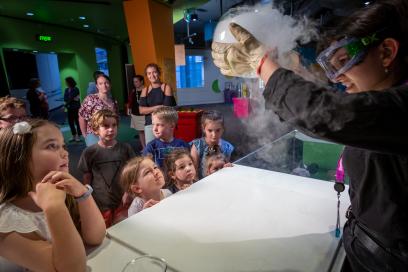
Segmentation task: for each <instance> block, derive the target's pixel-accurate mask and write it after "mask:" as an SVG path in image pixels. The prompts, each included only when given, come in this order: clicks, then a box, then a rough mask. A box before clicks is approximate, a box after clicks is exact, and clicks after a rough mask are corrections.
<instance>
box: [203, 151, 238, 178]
mask: <svg viewBox="0 0 408 272" xmlns="http://www.w3.org/2000/svg"><path fill="white" fill-rule="evenodd" d="M205 162H206V164H205V175H206V176H208V175H211V174H212V173H215V172H217V171H218V170H220V169H222V168H224V167H231V166H232V164H231V163H228V161H227V158H225V156H224V154H222V153H215V154H211V155H209V156H207V157H206V158H205Z"/></svg>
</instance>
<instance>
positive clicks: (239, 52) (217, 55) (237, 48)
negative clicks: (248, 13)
mask: <svg viewBox="0 0 408 272" xmlns="http://www.w3.org/2000/svg"><path fill="white" fill-rule="evenodd" d="M229 28H230V31H231V33H232V35H233V36H234V37H235V39H236V40H237V42H236V43H218V42H213V43H212V57H213V59H214V64H215V65H216V66H217V67H218V68H220V71H221V73H222V74H224V75H227V76H248V75H251V74H252V75H253V74H254V73H255V72H256V71H257V69H258V66H259V64H260V61H261V59H262V58H263V57H264V56H265V54H266V52H267V50H266V47H265V46H264V45H263V44H262V43H260V42H259V41H258V40H257V39H256V38H255V37H254V36H253V35H252V34H251V33H249V32H248V31H247V30H246V29H245V28H243V27H241V26H240V25H238V24H235V23H230V26H229Z"/></svg>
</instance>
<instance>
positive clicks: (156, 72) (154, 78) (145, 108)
mask: <svg viewBox="0 0 408 272" xmlns="http://www.w3.org/2000/svg"><path fill="white" fill-rule="evenodd" d="M145 74H146V76H147V79H148V80H149V81H150V85H149V86H147V87H145V88H143V90H142V95H141V97H140V103H139V110H140V113H141V114H144V115H145V116H146V122H145V137H146V144H147V143H149V142H150V141H152V140H153V139H154V136H153V131H152V112H153V111H154V110H155V109H157V108H158V107H160V106H175V105H176V101H175V99H174V96H173V92H172V90H171V87H170V86H169V85H168V84H166V83H163V82H161V80H160V74H161V71H160V67H159V66H158V65H157V64H155V63H150V64H148V65H147V66H146V68H145Z"/></svg>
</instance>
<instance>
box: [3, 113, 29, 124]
mask: <svg viewBox="0 0 408 272" xmlns="http://www.w3.org/2000/svg"><path fill="white" fill-rule="evenodd" d="M0 120H1V121H4V122H7V123H12V124H14V123H17V122H20V121H24V120H27V116H26V115H23V116H14V115H11V114H9V115H7V116H0Z"/></svg>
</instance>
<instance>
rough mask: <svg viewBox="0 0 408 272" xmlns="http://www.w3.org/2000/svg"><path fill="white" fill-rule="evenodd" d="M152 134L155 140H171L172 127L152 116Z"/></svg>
mask: <svg viewBox="0 0 408 272" xmlns="http://www.w3.org/2000/svg"><path fill="white" fill-rule="evenodd" d="M152 125H153V128H152V129H153V134H154V137H155V138H156V139H161V140H164V141H167V140H170V139H171V138H173V133H174V125H173V124H171V123H169V122H166V121H164V120H163V119H160V118H158V117H157V116H156V115H153V116H152Z"/></svg>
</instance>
